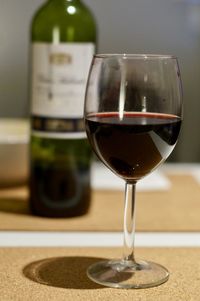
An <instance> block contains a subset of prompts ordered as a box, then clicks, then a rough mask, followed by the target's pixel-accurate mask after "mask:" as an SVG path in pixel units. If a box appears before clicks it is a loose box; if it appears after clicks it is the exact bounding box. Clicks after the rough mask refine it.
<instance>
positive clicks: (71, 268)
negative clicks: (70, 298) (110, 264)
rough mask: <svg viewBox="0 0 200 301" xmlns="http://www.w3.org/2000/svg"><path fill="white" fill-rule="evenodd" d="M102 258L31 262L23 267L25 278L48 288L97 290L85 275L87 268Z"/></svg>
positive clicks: (97, 287) (51, 259)
mask: <svg viewBox="0 0 200 301" xmlns="http://www.w3.org/2000/svg"><path fill="white" fill-rule="evenodd" d="M100 260H104V259H102V258H92V257H81V256H80V257H79V256H71V257H53V258H47V259H43V260H39V261H35V262H32V263H30V264H28V265H27V266H25V267H24V269H23V274H24V276H25V277H26V278H28V279H30V280H32V281H34V282H37V283H40V284H45V285H48V286H53V287H59V288H69V289H70V288H71V289H99V288H103V286H100V285H99V284H96V283H94V282H92V281H91V280H90V279H89V278H88V277H87V275H86V271H87V268H88V267H89V266H90V265H91V264H93V263H95V262H97V261H100Z"/></svg>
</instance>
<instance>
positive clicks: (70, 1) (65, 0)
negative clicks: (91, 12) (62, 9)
mask: <svg viewBox="0 0 200 301" xmlns="http://www.w3.org/2000/svg"><path fill="white" fill-rule="evenodd" d="M48 2H55V3H63V4H65V5H66V4H67V5H70V4H79V3H81V0H48Z"/></svg>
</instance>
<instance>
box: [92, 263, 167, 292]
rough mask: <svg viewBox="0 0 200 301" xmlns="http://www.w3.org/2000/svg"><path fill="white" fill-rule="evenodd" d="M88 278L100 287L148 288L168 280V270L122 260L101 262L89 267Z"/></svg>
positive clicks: (148, 264) (150, 264) (153, 265)
mask: <svg viewBox="0 0 200 301" xmlns="http://www.w3.org/2000/svg"><path fill="white" fill-rule="evenodd" d="M87 275H88V277H89V278H90V279H91V280H92V281H94V282H96V283H99V284H101V285H104V286H108V287H114V288H126V289H127V288H148V287H153V286H157V285H160V284H162V283H164V282H166V281H167V280H168V278H169V272H168V270H167V269H166V268H165V267H163V266H161V265H159V264H157V263H154V262H147V261H138V262H132V261H131V262H130V261H124V260H110V261H101V262H97V263H95V264H93V265H91V266H90V267H89V268H88V270H87Z"/></svg>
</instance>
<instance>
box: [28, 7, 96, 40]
mask: <svg viewBox="0 0 200 301" xmlns="http://www.w3.org/2000/svg"><path fill="white" fill-rule="evenodd" d="M55 28H56V30H58V31H59V34H60V39H61V41H67V40H72V41H81V40H83V41H84V40H88V41H94V42H95V41H96V22H95V18H94V17H93V15H92V13H91V11H90V10H89V9H88V8H87V7H86V6H85V5H77V6H73V9H72V6H71V7H70V6H69V5H66V6H65V7H63V6H61V5H60V6H59V5H57V6H55V5H54V3H51V2H47V3H46V4H45V5H43V6H42V7H41V8H40V9H39V10H38V11H37V12H36V13H35V15H34V16H33V19H32V23H31V37H32V40H33V41H34V40H35V41H40V40H41V41H44V40H46V41H50V40H51V39H52V31H53V30H54V29H55ZM69 32H73V34H70V36H68V35H69V34H68V33H69Z"/></svg>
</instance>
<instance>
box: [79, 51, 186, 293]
mask: <svg viewBox="0 0 200 301" xmlns="http://www.w3.org/2000/svg"><path fill="white" fill-rule="evenodd" d="M84 119H85V126H86V133H87V136H88V139H89V142H90V144H91V146H92V148H93V150H94V152H95V153H96V155H97V156H98V158H99V159H100V160H101V161H102V162H103V163H104V164H105V165H106V166H107V167H108V168H109V169H110V170H111V171H112V172H114V173H115V174H116V175H117V176H119V177H121V178H122V179H124V181H125V206H124V251H123V257H122V259H119V260H108V261H100V262H97V263H95V264H93V265H92V266H90V267H89V268H88V270H87V274H88V277H89V278H90V279H92V280H93V281H95V282H97V283H99V284H102V285H105V286H108V287H117V288H147V287H153V286H157V285H160V284H162V283H164V282H165V281H167V280H168V278H169V272H168V270H167V269H166V268H165V267H163V266H161V265H160V264H157V263H154V262H148V261H141V260H136V259H135V257H134V233H135V218H134V215H135V188H136V183H137V181H138V180H140V179H142V178H143V177H144V176H146V175H147V174H149V173H150V172H152V171H153V170H154V169H155V168H157V167H158V166H159V165H160V164H161V163H162V162H164V161H165V160H166V159H167V157H168V156H169V154H170V153H171V152H172V150H173V148H174V146H175V144H176V142H177V138H178V135H179V131H180V126H181V121H182V89H181V79H180V72H179V67H178V62H177V59H176V57H174V56H171V55H146V54H139V55H132V54H102V55H101V54H98V55H96V56H94V58H93V61H92V65H91V68H90V72H89V77H88V82H87V88H86V95H85V107H84ZM113 210H114V208H113Z"/></svg>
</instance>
